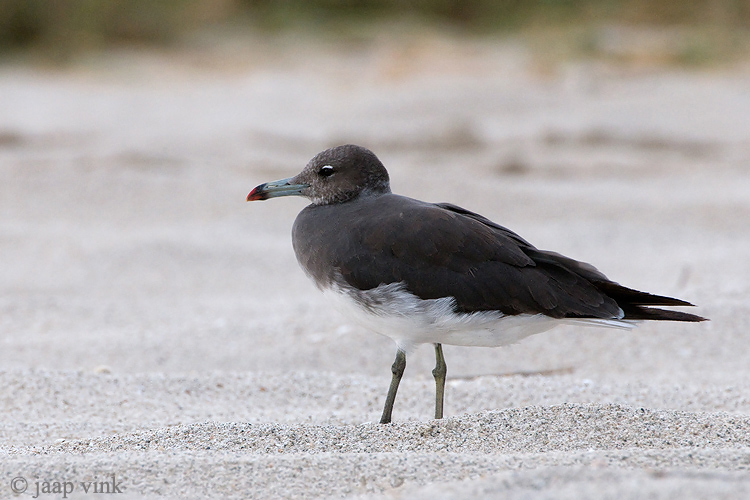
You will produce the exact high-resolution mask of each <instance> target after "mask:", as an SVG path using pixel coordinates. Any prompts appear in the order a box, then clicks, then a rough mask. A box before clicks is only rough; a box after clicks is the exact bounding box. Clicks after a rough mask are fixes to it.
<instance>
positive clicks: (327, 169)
mask: <svg viewBox="0 0 750 500" xmlns="http://www.w3.org/2000/svg"><path fill="white" fill-rule="evenodd" d="M334 171H335V170H334V169H333V167H332V166H330V165H323V166H322V167H320V170H318V175H320V176H322V177H328V176H330V175H332V174H333V172H334Z"/></svg>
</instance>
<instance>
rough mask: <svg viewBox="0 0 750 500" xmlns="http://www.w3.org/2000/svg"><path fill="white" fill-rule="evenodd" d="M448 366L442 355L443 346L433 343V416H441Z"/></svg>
mask: <svg viewBox="0 0 750 500" xmlns="http://www.w3.org/2000/svg"><path fill="white" fill-rule="evenodd" d="M447 372H448V367H447V366H446V365H445V358H444V357H443V346H442V345H440V344H435V369H434V370H432V376H433V377H435V418H443V397H444V395H445V374H446V373H447Z"/></svg>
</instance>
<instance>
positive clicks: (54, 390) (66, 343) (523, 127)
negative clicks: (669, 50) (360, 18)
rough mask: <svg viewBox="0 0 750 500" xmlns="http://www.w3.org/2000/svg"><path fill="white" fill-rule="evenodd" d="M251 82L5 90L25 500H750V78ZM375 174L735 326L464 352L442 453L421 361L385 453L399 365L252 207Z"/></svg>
mask: <svg viewBox="0 0 750 500" xmlns="http://www.w3.org/2000/svg"><path fill="white" fill-rule="evenodd" d="M230 48H231V47H230ZM238 52H239V53H238ZM238 52H236V51H232V50H229V49H228V48H226V47H224V48H223V49H221V50H220V51H218V50H217V51H211V50H208V49H200V48H193V49H191V50H181V51H173V52H141V53H131V52H113V53H111V54H108V55H105V56H97V57H91V58H90V59H87V60H83V61H81V62H79V63H77V64H75V65H72V66H71V67H68V68H64V69H61V68H57V69H50V68H45V67H38V66H31V65H18V64H7V65H5V66H3V67H0V260H2V262H3V265H2V266H0V339H1V340H2V345H3V348H2V349H0V387H2V390H1V391H0V394H1V395H2V398H0V412H1V414H2V415H3V418H2V421H1V423H0V457H2V460H0V498H28V497H35V498H44V499H46V498H63V497H67V498H90V495H92V494H94V493H93V492H92V491H91V490H90V489H89V490H88V491H87V490H86V488H85V486H86V485H88V486H91V485H93V484H96V487H97V488H105V487H106V488H109V490H108V491H109V493H110V494H112V495H115V498H175V499H177V498H228V499H232V498H237V499H245V498H253V499H272V498H359V499H376V498H378V499H379V498H403V499H428V498H430V499H432V498H446V499H454V498H455V499H459V498H487V499H489V498H503V499H521V498H524V499H526V498H534V499H547V498H549V499H551V498H556V499H568V498H569V499H594V498H596V499H601V498H617V499H631V498H632V499H641V498H652V499H659V500H662V499H706V498H723V499H725V498H729V499H743V498H750V363H748V359H750V357H749V355H748V345H750V336H749V335H750V306H748V303H750V259H748V256H749V255H750V119H749V118H748V117H750V90H748V89H750V65H748V64H746V63H736V64H732V65H731V66H722V67H709V68H699V69H685V68H679V67H670V66H663V65H661V66H651V65H625V64H615V63H612V62H603V61H598V62H597V61H578V62H576V61H570V62H560V63H558V64H556V65H554V66H552V67H549V68H540V65H539V64H538V62H537V61H536V60H535V59H534V56H533V55H532V54H530V53H529V52H528V51H526V50H524V48H523V47H522V46H519V45H517V44H515V43H510V42H497V41H495V42H491V41H476V40H474V41H469V40H445V39H443V38H440V37H434V36H425V37H414V38H409V39H405V40H399V41H390V40H386V39H383V40H379V41H377V40H376V41H374V42H372V43H368V44H360V45H357V44H353V45H345V44H336V43H331V42H315V43H307V44H302V43H298V41H295V40H293V39H291V40H281V41H276V42H274V43H271V42H268V41H265V42H264V41H255V42H253V41H250V42H247V41H246V42H244V44H242V45H240V46H238ZM350 142H352V143H357V144H361V145H363V146H366V147H369V148H370V149H372V150H373V151H375V153H376V154H378V156H379V157H380V159H381V160H382V161H383V163H384V164H385V166H386V167H387V168H388V170H389V172H390V176H391V185H392V188H393V190H394V192H397V193H399V194H404V195H407V196H411V197H414V198H418V199H423V200H426V201H433V202H443V201H445V202H451V203H455V204H457V205H460V206H463V207H465V208H467V209H470V210H472V211H475V212H478V213H481V214H483V215H485V216H487V217H489V218H490V219H492V220H494V221H496V222H498V223H500V224H502V225H504V226H507V227H509V228H511V229H512V230H514V231H516V232H518V233H519V234H520V235H521V236H523V237H524V238H526V239H528V240H529V241H531V242H532V243H533V244H534V245H536V246H537V247H539V248H542V249H549V250H555V251H557V252H560V253H563V254H565V255H568V256H571V257H574V258H576V259H579V260H583V261H586V262H590V263H592V264H594V265H595V266H596V267H597V268H598V269H600V270H601V271H602V272H604V273H605V274H607V275H608V276H609V277H610V278H612V279H614V280H615V281H618V282H620V283H622V284H624V285H626V286H629V287H633V288H637V289H641V290H645V291H649V292H653V293H659V294H664V295H670V296H676V297H680V298H683V299H685V300H688V301H690V302H693V303H695V304H696V305H697V306H698V307H697V308H691V309H690V312H695V313H697V314H700V315H703V316H706V317H708V318H710V319H711V321H710V322H706V323H701V324H684V323H668V322H663V323H659V324H656V323H648V324H643V325H641V326H640V327H638V328H636V329H634V330H632V331H623V330H616V329H601V328H580V327H573V326H564V327H560V328H558V329H556V330H553V331H551V332H548V333H544V334H540V335H537V336H534V337H532V338H529V339H527V340H525V341H523V342H522V343H520V344H518V345H514V346H510V347H507V348H499V349H489V348H461V347H453V346H445V356H446V361H447V365H448V382H447V388H446V407H445V412H446V418H445V419H443V420H441V421H437V420H432V418H431V416H432V405H433V397H434V393H433V391H434V385H433V379H432V375H431V373H430V370H431V369H432V365H433V362H434V359H433V352H432V349H431V348H429V346H424V347H422V348H421V349H420V350H418V351H417V352H416V353H415V354H414V355H412V356H410V357H409V359H408V360H407V368H406V373H405V376H404V380H403V382H402V385H401V389H400V391H399V394H398V399H397V401H396V406H395V410H394V423H393V424H389V425H379V424H377V423H376V422H377V420H378V418H379V416H380V411H381V409H382V404H383V401H384V398H385V393H386V390H387V387H388V383H389V382H390V365H391V363H392V362H393V355H394V353H395V346H394V345H393V344H392V342H391V341H390V340H389V339H387V338H384V337H380V336H377V335H375V334H373V333H370V332H368V331H366V330H364V329H362V328H361V327H359V326H357V325H355V324H353V323H350V322H349V321H348V320H347V319H346V318H345V317H344V316H341V315H340V314H339V313H338V312H337V311H336V310H334V309H332V308H331V307H330V306H329V304H327V303H326V301H325V299H324V297H323V296H322V295H321V294H319V293H318V291H317V290H316V289H315V287H314V285H313V284H312V283H310V282H309V281H308V280H307V278H306V277H305V276H304V274H303V272H302V271H301V270H300V269H299V267H298V266H297V263H296V261H295V258H294V253H293V250H292V246H291V237H290V231H291V226H292V223H293V221H294V218H295V216H296V214H297V212H299V210H301V209H302V208H303V207H304V206H305V200H302V199H280V200H272V201H269V202H265V203H252V204H248V203H246V202H245V197H246V195H247V193H248V192H249V191H250V190H251V189H252V188H253V187H254V186H256V185H258V184H260V183H262V182H265V181H269V180H274V179H279V178H284V177H289V176H292V175H294V174H296V173H297V172H299V171H300V170H301V169H302V167H303V166H304V165H305V164H306V163H307V161H308V160H309V159H310V158H311V157H312V156H313V155H314V154H316V153H317V152H318V151H320V150H322V149H324V148H327V147H330V146H334V145H338V144H343V143H350ZM18 478H21V479H18ZM45 488H47V489H46V490H45ZM55 488H58V490H55ZM66 488H71V489H70V492H69V493H68V490H66ZM98 496H101V495H97V494H95V497H98ZM107 497H109V495H107Z"/></svg>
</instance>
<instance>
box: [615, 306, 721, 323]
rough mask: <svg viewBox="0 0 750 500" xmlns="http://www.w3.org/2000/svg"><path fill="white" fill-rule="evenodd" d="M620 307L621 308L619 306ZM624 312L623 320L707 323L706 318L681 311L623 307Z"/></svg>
mask: <svg viewBox="0 0 750 500" xmlns="http://www.w3.org/2000/svg"><path fill="white" fill-rule="evenodd" d="M621 307H622V306H621ZM622 310H623V311H624V312H625V317H624V318H623V319H647V320H661V321H690V322H699V321H708V318H704V317H702V316H698V315H697V314H690V313H685V312H681V311H668V310H666V309H657V308H655V307H641V306H625V307H622Z"/></svg>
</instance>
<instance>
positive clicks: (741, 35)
mask: <svg viewBox="0 0 750 500" xmlns="http://www.w3.org/2000/svg"><path fill="white" fill-rule="evenodd" d="M613 27H617V28H625V27H630V28H633V27H637V28H639V29H640V30H642V33H641V36H640V37H634V36H632V35H631V36H630V37H627V36H626V39H625V40H622V39H619V38H618V36H616V35H615V34H612V33H610V32H609V30H610V29H611V28H613ZM748 27H750V2H747V1H746V0H690V1H686V2H669V1H647V0H531V1H518V0H500V1H490V0H410V1H405V2H401V1H392V0H364V1H353V0H312V1H302V0H299V1H295V0H281V1H268V0H161V1H156V2H150V1H146V0H124V1H120V2H97V1H91V0H80V1H79V0H60V1H56V2H53V3H50V2H46V1H44V0H2V2H0V50H2V53H3V55H5V56H6V57H8V56H9V55H11V54H19V53H20V54H25V55H29V54H33V55H34V56H37V57H41V58H44V59H47V60H50V61H56V62H60V61H65V60H69V59H71V58H75V57H76V56H77V55H80V54H81V53H82V52H87V51H92V50H101V49H106V48H111V47H122V46H130V47H141V48H143V47H149V46H150V47H165V46H174V45H175V44H181V43H186V42H189V41H192V42H196V40H197V39H201V38H202V37H205V36H219V37H221V36H226V35H227V34H229V33H233V34H235V35H237V34H248V33H255V34H259V33H260V34H266V35H267V34H278V33H282V32H286V33H289V32H304V33H306V34H307V35H315V36H324V37H333V38H352V39H356V40H362V39H371V38H373V37H375V36H379V35H383V34H387V33H389V32H391V31H394V30H395V31H397V32H400V31H412V30H415V29H436V30H445V31H448V32H450V33H453V34H458V35H464V36H487V35H489V36H507V35H514V36H518V35H519V34H523V35H528V36H530V37H531V39H530V40H529V42H532V41H533V42H536V43H541V44H543V45H544V48H545V50H551V48H552V47H556V50H557V51H562V50H565V51H568V52H570V53H572V54H575V55H585V56H605V57H616V58H644V59H649V60H662V61H670V62H675V63H682V64H704V63H709V62H717V60H719V61H725V60H726V59H727V58H732V57H738V56H742V55H744V54H746V51H747V50H748V36H747V28H748ZM618 33H619V32H618ZM619 34H620V36H623V34H622V33H619ZM545 42H546V44H545ZM627 42H631V43H632V44H633V46H631V47H628V43H627Z"/></svg>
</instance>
